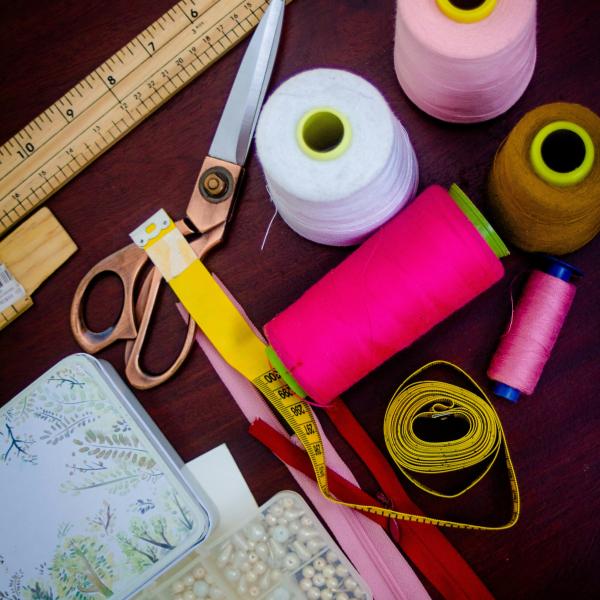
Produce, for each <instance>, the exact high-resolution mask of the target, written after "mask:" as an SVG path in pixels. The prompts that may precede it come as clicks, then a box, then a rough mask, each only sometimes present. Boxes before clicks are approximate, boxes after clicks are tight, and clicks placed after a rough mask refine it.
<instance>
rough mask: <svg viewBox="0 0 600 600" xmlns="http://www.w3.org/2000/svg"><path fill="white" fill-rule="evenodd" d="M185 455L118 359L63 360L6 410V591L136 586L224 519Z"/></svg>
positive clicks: (2, 519) (110, 593)
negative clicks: (187, 471)
mask: <svg viewBox="0 0 600 600" xmlns="http://www.w3.org/2000/svg"><path fill="white" fill-rule="evenodd" d="M181 464H182V463H181V461H180V459H179V457H177V455H176V454H175V452H174V451H173V449H172V448H171V447H170V445H169V444H168V442H167V441H166V439H165V438H164V436H162V434H161V433H160V432H159V430H158V428H156V426H155V425H154V423H153V422H152V421H151V419H150V418H149V417H148V415H147V414H146V412H145V411H144V410H143V408H142V407H141V405H140V404H139V403H138V402H137V401H136V399H135V398H134V397H133V395H132V394H131V392H130V391H129V390H128V389H127V388H126V386H125V385H124V384H123V382H122V381H120V380H119V378H118V376H117V374H116V372H115V371H114V370H113V369H112V367H110V366H108V365H107V364H106V363H104V364H103V361H98V360H96V359H94V358H93V357H91V356H88V355H86V354H75V355H72V356H68V357H66V358H65V359H63V360H61V361H60V362H59V363H58V364H56V365H55V366H54V367H52V368H51V369H50V370H48V371H47V372H46V373H44V375H42V376H41V377H40V378H38V379H37V380H36V381H35V382H34V383H32V384H31V385H30V386H29V387H27V388H26V389H25V390H24V391H23V392H21V393H20V394H18V395H17V396H16V397H15V398H13V399H12V400H11V401H10V402H8V404H6V405H5V406H3V407H2V408H0V478H1V480H2V489H3V490H4V491H3V494H2V501H1V502H0V530H1V531H2V536H0V557H1V559H2V561H1V564H0V592H7V593H9V596H10V597H13V595H14V597H23V598H42V597H48V598H65V599H67V598H68V599H71V598H72V599H76V600H84V599H86V598H94V599H97V598H103V597H111V598H113V599H117V598H126V597H129V596H130V595H132V594H133V593H134V592H135V591H136V590H138V589H139V588H140V587H141V586H142V585H143V584H144V583H145V582H147V581H148V580H149V579H151V578H152V577H154V576H156V575H157V574H159V573H160V572H162V571H163V570H164V569H165V568H167V567H168V566H169V565H170V564H172V563H173V562H174V561H175V560H177V559H178V558H179V557H181V556H182V555H183V554H184V553H186V552H187V551H188V550H190V549H191V548H192V547H194V546H196V545H197V544H199V543H200V542H202V541H203V540H204V539H205V538H206V537H207V536H208V534H209V532H210V530H211V528H212V524H213V521H214V515H213V514H212V511H211V509H210V503H209V501H208V500H207V499H206V497H205V496H204V495H203V493H202V491H201V490H199V489H198V487H196V486H195V485H194V484H193V483H191V482H190V481H189V480H187V479H186V478H185V477H184V475H183V474H182V473H181V471H180V466H181ZM44 594H46V595H44Z"/></svg>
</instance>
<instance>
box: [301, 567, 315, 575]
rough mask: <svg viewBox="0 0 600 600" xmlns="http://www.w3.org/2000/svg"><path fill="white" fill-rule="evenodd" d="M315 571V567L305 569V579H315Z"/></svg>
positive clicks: (303, 572)
mask: <svg viewBox="0 0 600 600" xmlns="http://www.w3.org/2000/svg"><path fill="white" fill-rule="evenodd" d="M315 573H316V571H315V569H314V567H310V566H309V567H304V569H302V575H304V577H314V576H315Z"/></svg>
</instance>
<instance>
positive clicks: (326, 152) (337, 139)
mask: <svg viewBox="0 0 600 600" xmlns="http://www.w3.org/2000/svg"><path fill="white" fill-rule="evenodd" d="M296 139H297V141H298V145H299V146H300V149H301V150H302V152H304V154H306V155H307V156H310V158H313V159H315V160H333V159H335V158H339V157H340V156H341V155H342V154H344V152H346V150H348V148H349V147H350V142H351V140H352V128H351V127H350V121H349V120H348V118H347V117H346V116H345V115H343V114H342V113H341V112H340V111H338V110H336V109H335V108H331V107H329V106H323V107H319V108H314V109H313V110H310V111H309V112H307V113H306V114H305V115H304V116H303V117H302V118H301V119H300V121H299V122H298V127H297V129H296Z"/></svg>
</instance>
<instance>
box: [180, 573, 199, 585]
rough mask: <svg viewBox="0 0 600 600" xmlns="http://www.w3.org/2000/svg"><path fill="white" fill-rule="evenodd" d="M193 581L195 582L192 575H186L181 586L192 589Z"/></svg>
mask: <svg viewBox="0 0 600 600" xmlns="http://www.w3.org/2000/svg"><path fill="white" fill-rule="evenodd" d="M194 581H196V580H195V579H194V577H193V576H192V575H186V577H185V578H184V580H183V584H184V585H185V587H192V586H193V585H194Z"/></svg>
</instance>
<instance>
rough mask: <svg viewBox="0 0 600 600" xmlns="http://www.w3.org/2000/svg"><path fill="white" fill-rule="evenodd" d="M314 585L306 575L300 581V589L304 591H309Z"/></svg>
mask: <svg viewBox="0 0 600 600" xmlns="http://www.w3.org/2000/svg"><path fill="white" fill-rule="evenodd" d="M312 586H313V584H312V581H311V580H310V579H308V578H306V577H305V578H304V579H302V580H301V581H300V589H301V590H302V591H303V592H308V590H310V588H311V587H312Z"/></svg>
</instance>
